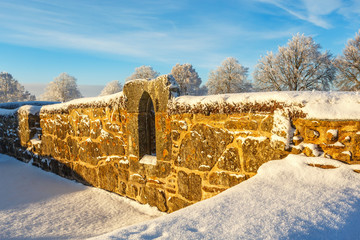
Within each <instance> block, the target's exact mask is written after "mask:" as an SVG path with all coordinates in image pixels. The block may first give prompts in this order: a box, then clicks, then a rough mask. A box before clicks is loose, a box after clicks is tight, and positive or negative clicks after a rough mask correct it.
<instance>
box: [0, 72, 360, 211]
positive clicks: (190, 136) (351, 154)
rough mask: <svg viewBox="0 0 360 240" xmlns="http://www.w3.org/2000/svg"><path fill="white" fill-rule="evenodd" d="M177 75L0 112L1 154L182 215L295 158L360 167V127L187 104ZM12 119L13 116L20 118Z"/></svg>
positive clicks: (272, 110) (252, 106)
mask: <svg viewBox="0 0 360 240" xmlns="http://www.w3.org/2000/svg"><path fill="white" fill-rule="evenodd" d="M177 94H178V88H177V84H176V82H174V81H173V79H172V78H171V77H170V76H162V77H159V78H157V79H156V80H152V81H147V80H136V81H131V82H128V83H127V84H126V85H125V86H124V91H123V93H119V94H115V95H111V96H108V97H101V98H94V99H87V100H83V99H80V100H76V101H72V102H69V103H65V104H59V105H52V106H45V107H42V108H41V111H40V107H30V106H25V107H21V108H19V109H18V110H16V111H14V110H3V111H0V129H1V131H0V143H1V148H0V150H1V152H3V153H6V154H10V155H13V156H15V157H17V158H19V159H20V160H23V161H29V160H32V162H33V164H34V165H36V166H39V167H41V168H43V169H45V170H47V171H52V172H54V173H56V174H59V175H61V176H63V177H66V178H70V179H75V180H77V181H79V182H82V183H84V184H88V185H92V186H95V187H99V188H102V189H105V190H108V191H111V192H115V193H118V194H120V195H122V196H126V197H129V198H132V199H134V200H136V201H138V202H140V203H148V204H150V205H152V206H156V207H158V209H159V210H161V211H164V212H173V211H176V210H178V209H180V208H183V207H186V206H188V205H190V204H193V203H196V202H198V201H201V200H204V199H207V198H210V197H212V196H215V195H216V194H218V193H220V192H222V191H224V190H226V189H228V188H230V187H232V186H234V185H236V184H238V183H240V182H242V181H245V180H246V179H248V178H250V177H252V176H254V175H255V174H256V172H257V170H258V168H259V167H260V166H261V165H262V164H263V163H265V162H267V161H270V160H274V159H281V158H284V157H285V156H287V155H288V154H290V153H293V154H305V155H307V156H324V157H329V158H334V159H338V160H341V161H344V162H347V163H359V158H360V149H359V147H358V144H357V143H358V142H359V140H360V121H355V120H321V119H308V118H307V117H306V113H304V112H302V110H301V108H302V106H301V105H299V106H298V107H296V108H293V106H290V105H287V104H286V103H285V102H279V101H276V100H272V101H270V102H266V103H255V102H250V103H249V102H248V103H244V102H235V103H224V102H222V103H221V102H218V103H214V104H195V105H191V106H190V105H186V104H184V103H179V102H176V101H174V100H173V97H174V96H176V95H177ZM11 111H12V112H11Z"/></svg>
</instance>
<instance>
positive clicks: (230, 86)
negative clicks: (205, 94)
mask: <svg viewBox="0 0 360 240" xmlns="http://www.w3.org/2000/svg"><path fill="white" fill-rule="evenodd" d="M247 73H248V68H246V67H243V66H242V65H241V64H240V63H239V62H238V60H237V59H236V58H233V57H228V58H226V59H225V60H224V61H223V62H222V63H221V66H219V67H218V68H217V69H215V70H213V71H211V72H210V74H209V79H208V82H207V83H206V86H207V87H208V89H209V94H221V93H238V92H246V91H249V90H250V89H251V84H250V83H249V82H248V81H247Z"/></svg>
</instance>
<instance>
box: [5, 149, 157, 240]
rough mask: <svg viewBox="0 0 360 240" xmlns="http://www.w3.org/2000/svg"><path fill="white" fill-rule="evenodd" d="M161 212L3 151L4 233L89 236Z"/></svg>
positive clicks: (37, 236)
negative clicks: (24, 161) (62, 175)
mask: <svg viewBox="0 0 360 240" xmlns="http://www.w3.org/2000/svg"><path fill="white" fill-rule="evenodd" d="M161 215H163V213H160V212H159V211H158V210H157V209H155V208H152V207H150V206H146V205H141V204H139V203H137V202H135V201H132V200H129V199H127V198H124V197H121V196H118V195H116V194H114V193H109V192H107V191H104V190H100V189H96V188H93V187H87V186H84V185H82V184H80V183H76V182H74V181H70V180H67V179H64V178H61V177H59V176H57V175H55V174H53V173H49V172H45V171H43V170H41V169H39V168H36V167H34V166H32V165H30V164H25V163H23V162H20V161H18V160H16V159H14V158H12V157H9V156H6V155H2V154H0V239H85V238H89V237H93V236H97V235H100V234H104V233H107V232H109V231H113V230H115V229H118V228H121V227H124V226H127V225H131V224H134V223H138V222H141V221H144V220H149V219H153V218H155V217H158V216H161Z"/></svg>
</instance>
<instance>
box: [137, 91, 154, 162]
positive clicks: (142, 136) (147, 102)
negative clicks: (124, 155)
mask: <svg viewBox="0 0 360 240" xmlns="http://www.w3.org/2000/svg"><path fill="white" fill-rule="evenodd" d="M138 129H139V157H140V158H142V157H143V156H144V155H153V156H155V155H156V140H155V139H156V138H155V111H154V104H153V101H152V99H151V97H150V95H149V93H147V92H144V93H143V95H142V96H141V98H140V102H139V116H138Z"/></svg>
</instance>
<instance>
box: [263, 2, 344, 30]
mask: <svg viewBox="0 0 360 240" xmlns="http://www.w3.org/2000/svg"><path fill="white" fill-rule="evenodd" d="M258 1H259V2H263V3H268V4H272V5H274V6H276V7H278V8H280V9H282V10H284V11H285V12H287V13H288V14H290V15H292V16H294V17H296V18H298V19H301V20H304V21H307V22H310V23H312V24H314V25H316V26H318V27H322V28H325V29H329V28H331V27H332V24H331V22H330V21H328V20H327V16H328V15H329V14H331V13H333V12H336V11H338V10H339V9H340V8H341V6H342V1H341V0H316V1H314V0H301V1H296V0H290V1H287V0H258Z"/></svg>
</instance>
